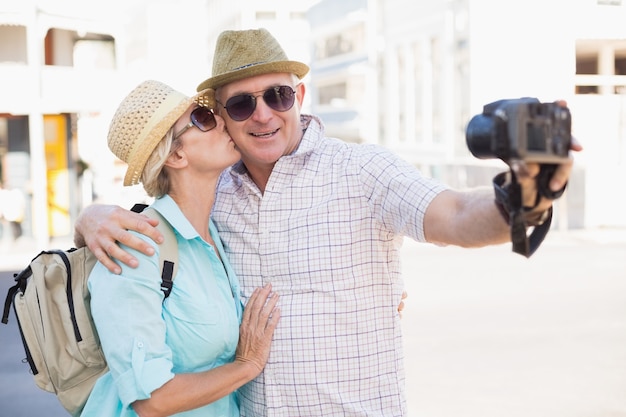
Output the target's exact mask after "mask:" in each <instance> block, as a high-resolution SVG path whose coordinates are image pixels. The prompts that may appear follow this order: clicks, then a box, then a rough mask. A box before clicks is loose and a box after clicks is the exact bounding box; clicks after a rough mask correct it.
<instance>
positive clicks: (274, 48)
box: [198, 29, 309, 91]
mask: <svg viewBox="0 0 626 417" xmlns="http://www.w3.org/2000/svg"><path fill="white" fill-rule="evenodd" d="M282 72H286V73H290V74H295V75H296V76H298V78H303V77H304V76H305V75H306V74H307V73H308V72H309V67H308V65H306V64H303V63H302V62H298V61H290V60H289V59H288V58H287V54H285V51H283V48H281V46H280V44H279V43H278V41H277V40H276V39H275V38H274V37H273V36H272V35H271V34H270V33H269V32H268V31H267V30H266V29H252V30H227V31H224V32H222V33H221V34H220V36H219V37H218V38H217V44H216V46H215V56H214V58H213V76H212V77H211V78H209V79H207V80H205V81H204V82H202V83H201V84H200V85H199V86H198V91H202V90H204V89H205V88H212V89H216V88H218V87H221V86H223V85H225V84H228V83H231V82H233V81H238V80H241V79H243V78H248V77H252V76H255V75H261V74H269V73H282Z"/></svg>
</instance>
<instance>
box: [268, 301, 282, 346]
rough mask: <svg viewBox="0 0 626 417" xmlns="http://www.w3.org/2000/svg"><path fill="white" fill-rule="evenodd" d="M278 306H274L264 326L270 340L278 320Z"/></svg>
mask: <svg viewBox="0 0 626 417" xmlns="http://www.w3.org/2000/svg"><path fill="white" fill-rule="evenodd" d="M280 313H281V311H280V307H276V308H274V309H273V310H272V314H271V315H270V317H269V320H268V321H267V325H266V326H265V328H266V329H267V332H268V336H270V337H269V339H270V340H271V336H273V335H274V330H276V326H278V322H279V321H280Z"/></svg>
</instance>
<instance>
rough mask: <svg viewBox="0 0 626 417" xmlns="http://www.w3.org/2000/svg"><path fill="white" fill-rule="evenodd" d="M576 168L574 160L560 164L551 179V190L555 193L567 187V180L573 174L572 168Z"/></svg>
mask: <svg viewBox="0 0 626 417" xmlns="http://www.w3.org/2000/svg"><path fill="white" fill-rule="evenodd" d="M573 166H574V161H573V159H572V158H570V159H569V160H568V162H566V163H563V164H560V165H559V166H558V167H557V169H556V171H555V172H554V174H553V175H552V178H551V179H550V185H549V186H550V190H551V191H553V192H556V191H559V190H560V189H561V188H563V187H565V184H567V180H568V178H569V176H570V174H571V172H572V167H573Z"/></svg>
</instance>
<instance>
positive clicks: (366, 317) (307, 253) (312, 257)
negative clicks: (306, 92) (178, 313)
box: [213, 116, 444, 417]
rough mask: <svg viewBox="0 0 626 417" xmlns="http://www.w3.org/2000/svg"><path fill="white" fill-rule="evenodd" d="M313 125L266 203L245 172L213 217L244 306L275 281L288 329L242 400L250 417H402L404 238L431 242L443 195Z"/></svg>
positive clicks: (400, 164) (276, 173) (387, 155)
mask: <svg viewBox="0 0 626 417" xmlns="http://www.w3.org/2000/svg"><path fill="white" fill-rule="evenodd" d="M303 122H308V124H309V126H308V128H307V130H306V132H305V134H304V137H303V139H302V142H301V144H300V146H299V148H298V149H297V151H296V152H294V153H293V154H292V155H289V156H285V157H282V158H281V159H280V160H279V161H278V162H277V163H276V166H275V167H274V170H273V171H272V174H271V177H270V179H269V182H268V184H267V187H266V189H265V193H264V194H263V195H262V194H261V192H260V191H259V189H258V188H257V187H256V185H255V184H254V183H253V182H252V181H251V180H250V178H249V177H248V175H247V174H246V173H245V168H243V167H242V166H241V165H237V166H235V167H234V168H233V169H232V170H230V172H229V173H227V174H225V175H224V176H223V177H222V180H221V182H220V188H219V193H218V197H217V201H216V204H215V207H214V211H213V219H214V221H215V222H216V224H217V226H218V229H219V232H220V236H221V238H222V240H223V242H224V244H225V248H226V252H227V253H228V255H229V259H230V261H231V263H232V265H233V267H234V269H235V271H236V273H237V274H238V276H239V280H240V282H241V287H242V291H243V294H242V295H243V297H244V298H247V297H249V296H250V294H251V293H252V291H253V290H254V288H256V287H259V286H262V285H263V284H265V283H267V282H271V283H272V287H273V289H274V291H276V292H277V293H279V294H280V297H281V298H280V301H279V306H280V308H281V321H280V323H279V325H278V328H277V329H276V333H275V335H274V342H273V344H272V350H271V355H270V358H269V361H268V363H267V366H266V367H265V371H264V372H263V373H262V374H261V375H260V376H259V377H257V378H256V379H255V380H254V381H252V382H250V383H249V384H247V385H246V386H245V387H243V388H242V389H241V390H240V394H241V395H240V397H241V415H242V416H250V417H252V416H254V417H257V416H268V417H274V416H284V417H296V416H306V417H309V416H324V417H330V416H403V415H405V414H406V401H405V394H404V365H403V352H402V335H401V330H400V319H399V314H398V311H397V308H398V304H399V303H400V299H401V294H402V291H403V283H402V279H401V277H400V265H399V259H398V249H399V246H400V244H401V241H402V236H409V237H411V238H413V239H415V240H418V241H423V240H424V230H423V220H424V212H425V211H426V207H428V204H429V203H430V202H431V201H432V199H433V198H434V197H435V196H436V195H437V194H438V193H439V192H440V191H442V190H443V189H444V187H443V186H442V185H440V184H438V183H436V182H434V181H433V180H430V179H427V178H425V177H423V176H422V175H420V173H419V172H418V171H417V170H416V169H415V168H414V167H413V166H411V165H410V164H408V163H406V162H404V161H402V160H401V159H399V158H398V157H397V156H396V155H394V154H392V153H391V152H389V151H387V150H385V149H384V148H382V147H379V146H374V145H355V144H348V143H345V142H342V141H340V140H336V139H330V138H326V137H324V130H323V125H322V123H321V122H320V121H319V120H318V119H317V118H315V117H313V116H303Z"/></svg>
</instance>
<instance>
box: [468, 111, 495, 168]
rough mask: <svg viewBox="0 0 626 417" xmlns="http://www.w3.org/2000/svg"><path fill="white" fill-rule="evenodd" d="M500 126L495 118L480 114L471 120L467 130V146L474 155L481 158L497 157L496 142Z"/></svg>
mask: <svg viewBox="0 0 626 417" xmlns="http://www.w3.org/2000/svg"><path fill="white" fill-rule="evenodd" d="M497 134H498V128H497V126H496V122H494V118H493V117H491V116H485V115H484V114H478V115H476V116H474V117H472V119H471V120H470V122H469V123H468V124H467V129H466V131H465V140H466V142H467V147H468V148H469V150H470V152H471V153H472V155H474V156H475V157H476V158H480V159H490V158H497V157H498V155H496V154H495V143H496V141H497V137H496V136H497Z"/></svg>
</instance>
